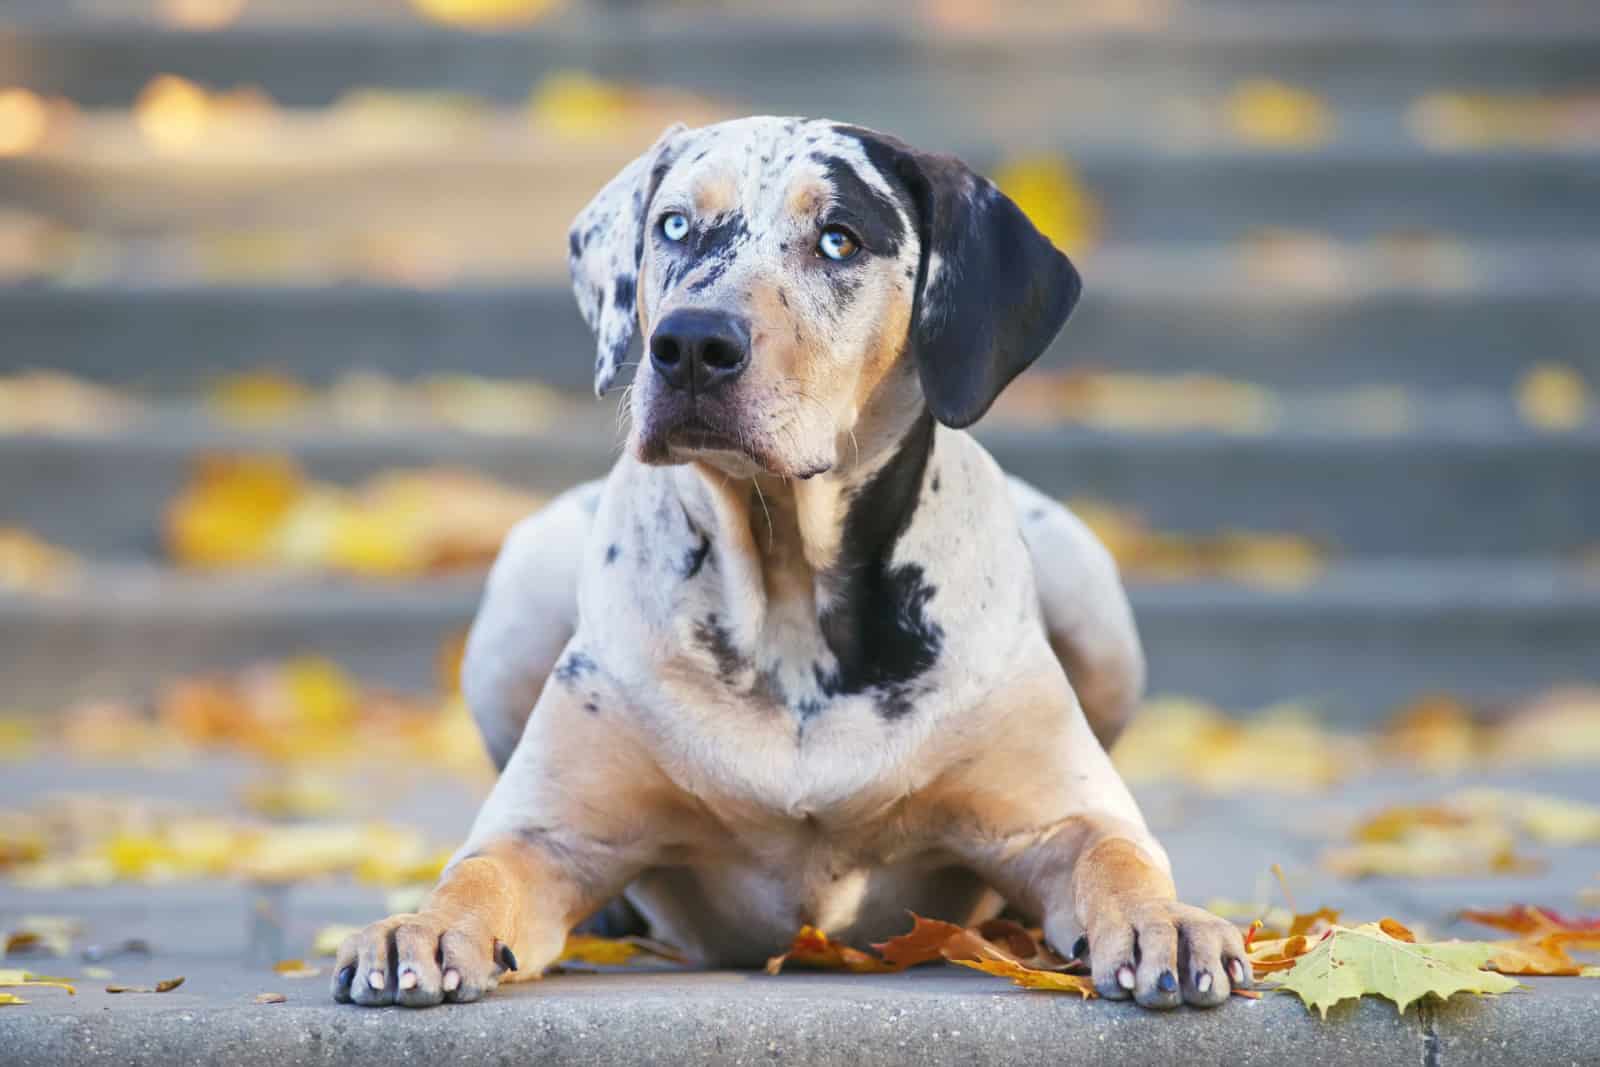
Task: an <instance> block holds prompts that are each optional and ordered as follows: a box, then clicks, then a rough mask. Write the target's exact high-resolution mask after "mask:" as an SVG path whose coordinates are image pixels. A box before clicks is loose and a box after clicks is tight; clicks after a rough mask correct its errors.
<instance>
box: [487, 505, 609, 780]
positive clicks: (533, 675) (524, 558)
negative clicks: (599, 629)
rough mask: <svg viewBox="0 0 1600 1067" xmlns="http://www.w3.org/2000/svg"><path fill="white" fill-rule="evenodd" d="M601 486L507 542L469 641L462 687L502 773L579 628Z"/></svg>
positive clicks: (546, 513)
mask: <svg viewBox="0 0 1600 1067" xmlns="http://www.w3.org/2000/svg"><path fill="white" fill-rule="evenodd" d="M600 486H601V483H599V482H589V483H587V484H585V485H580V486H578V487H577V488H575V489H572V490H569V491H568V492H566V493H563V494H562V495H561V496H559V497H557V498H556V499H555V500H553V501H552V502H551V503H550V504H549V505H548V506H546V507H545V508H544V509H543V510H541V511H539V512H537V513H535V514H533V515H530V516H529V517H528V518H526V519H523V520H522V521H521V522H520V523H518V524H517V525H516V527H515V528H514V529H513V530H512V531H511V533H510V534H509V535H508V536H507V537H506V541H505V544H504V545H503V546H501V549H500V555H499V558H497V559H496V560H495V563H494V569H493V570H491V571H490V572H489V581H488V585H487V588H486V589H485V591H484V595H483V603H482V604H481V605H480V606H479V608H478V615H477V618H476V619H474V620H473V623H472V631H471V633H470V634H468V636H467V648H466V655H465V657H464V658H463V660H462V664H461V687H462V691H463V693H464V694H465V695H466V698H467V704H468V706H469V707H471V709H472V717H473V718H474V719H475V720H476V721H477V723H478V730H479V731H480V732H481V733H482V734H483V743H484V745H485V746H486V747H487V748H488V750H489V755H490V757H491V758H492V759H493V760H494V764H495V767H496V768H497V769H502V770H503V769H504V768H505V765H506V761H507V760H508V759H510V758H511V752H512V749H514V748H516V745H517V739H518V738H520V737H521V736H522V729H523V726H524V725H525V724H526V723H527V721H528V714H529V712H531V711H532V710H533V706H534V704H535V703H537V702H538V699H539V693H540V691H541V690H543V689H544V681H545V678H547V677H548V676H549V674H550V671H551V668H553V667H554V666H555V663H556V659H557V658H558V657H559V656H560V655H561V650H562V649H563V648H565V647H566V644H567V642H568V641H569V640H571V638H572V634H573V632H574V630H575V628H576V626H577V620H578V572H579V569H580V568H581V566H582V563H583V556H584V552H585V551H586V547H587V544H588V540H589V531H590V528H591V526H592V525H593V523H594V511H595V508H596V506H597V505H598V502H599V497H600Z"/></svg>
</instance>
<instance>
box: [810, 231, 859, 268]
mask: <svg viewBox="0 0 1600 1067" xmlns="http://www.w3.org/2000/svg"><path fill="white" fill-rule="evenodd" d="M817 251H818V252H820V253H822V254H823V255H825V256H827V257H828V258H829V259H831V260H833V261H834V262H836V263H842V262H844V261H845V260H847V259H849V258H850V257H851V256H853V255H855V254H856V253H857V252H859V251H861V245H860V243H859V242H858V241H857V240H856V235H855V234H853V233H851V232H850V231H849V230H847V229H845V228H844V227H843V226H829V227H828V228H827V229H826V230H823V231H822V237H821V238H820V239H818V241H817Z"/></svg>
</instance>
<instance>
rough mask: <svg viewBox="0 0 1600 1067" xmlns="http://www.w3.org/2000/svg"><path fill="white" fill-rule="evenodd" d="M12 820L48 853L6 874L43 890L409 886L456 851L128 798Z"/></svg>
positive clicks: (83, 801) (392, 836)
mask: <svg viewBox="0 0 1600 1067" xmlns="http://www.w3.org/2000/svg"><path fill="white" fill-rule="evenodd" d="M9 823H10V825H12V826H14V827H16V828H19V829H20V830H21V831H22V832H25V833H27V834H29V835H30V838H31V839H32V840H35V841H37V842H39V845H40V847H39V850H38V854H37V855H36V856H35V857H34V858H33V859H31V860H27V861H23V862H20V863H16V864H13V865H12V866H11V867H10V868H9V869H8V870H6V871H5V873H6V874H7V875H8V876H9V877H10V879H11V880H12V881H13V882H14V883H15V884H17V885H21V886H26V887H29V888H34V889H57V888H63V887H68V886H96V885H109V884H112V883H116V882H137V883H161V882H167V881H173V880H176V879H185V878H238V879H244V880H249V881H258V882H295V881H301V880H305V879H311V878H318V877H323V876H328V875H336V874H337V875H351V876H354V877H356V878H359V879H361V880H363V881H367V882H372V883H375V884H379V885H409V884H413V883H418V882H431V881H433V880H434V879H435V878H437V877H438V875H439V872H440V870H442V869H443V866H444V864H445V862H446V860H448V858H449V856H450V852H451V850H450V849H441V848H439V847H438V846H436V845H432V844H430V843H429V842H428V841H427V839H426V838H425V837H424V836H423V835H422V833H421V832H420V831H418V830H416V829H413V828H407V827H399V826H394V825H391V824H386V823H381V822H367V823H355V822H327V823H298V824H288V825H286V824H273V823H266V822H260V821H255V820H249V819H239V818H230V817H227V816H222V815H216V814H194V813H193V812H190V811H187V810H185V809H183V808H182V807H179V806H176V805H169V804H159V803H154V802H150V801H145V800H140V799H138V798H128V797H106V796H84V795H64V796H59V797H54V798H49V799H47V800H46V801H44V802H42V803H40V804H39V805H38V806H37V807H36V808H34V809H32V810H29V811H24V812H20V813H15V814H13V815H12V816H10V819H9ZM12 832H16V830H13V831H12Z"/></svg>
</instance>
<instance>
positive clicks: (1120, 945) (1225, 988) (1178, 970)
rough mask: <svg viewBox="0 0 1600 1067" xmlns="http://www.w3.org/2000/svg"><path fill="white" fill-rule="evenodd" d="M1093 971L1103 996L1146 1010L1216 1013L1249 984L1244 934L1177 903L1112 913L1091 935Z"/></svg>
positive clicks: (1141, 904) (1138, 906) (1147, 904)
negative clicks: (1186, 1007)
mask: <svg viewBox="0 0 1600 1067" xmlns="http://www.w3.org/2000/svg"><path fill="white" fill-rule="evenodd" d="M1089 964H1090V970H1091V973H1092V974H1093V976H1094V984H1095V989H1096V990H1097V991H1098V992H1099V994H1100V995H1101V996H1102V997H1105V998H1107V999H1110V1000H1124V999H1126V998H1128V997H1132V998H1133V999H1134V1001H1135V1002H1136V1003H1137V1004H1139V1006H1140V1007H1144V1008H1155V1009H1167V1008H1175V1007H1177V1006H1178V1005H1179V1004H1183V1003H1188V1004H1193V1005H1196V1006H1199V1007H1214V1006H1215V1005H1217V1004H1220V1003H1222V1002H1223V1001H1224V1000H1227V999H1228V994H1229V993H1230V992H1232V990H1233V989H1235V988H1244V987H1247V986H1248V985H1249V983H1250V964H1249V958H1248V957H1247V956H1246V955H1245V951H1244V940H1243V938H1242V937H1241V936H1240V934H1239V930H1238V928H1237V927H1235V926H1234V925H1233V924H1232V923H1230V922H1228V921H1227V920H1226V919H1221V918H1218V917H1217V916H1215V915H1212V914H1211V913H1210V912H1207V911H1203V910H1201V909H1199V908H1193V907H1190V906H1188V905H1186V904H1179V903H1177V902H1175V901H1142V902H1139V903H1138V904H1135V905H1133V906H1131V907H1128V908H1126V909H1122V908H1118V909H1113V910H1111V912H1110V913H1109V914H1108V915H1106V916H1105V917H1103V918H1102V919H1101V920H1100V921H1098V922H1097V923H1095V924H1094V926H1093V928H1092V929H1091V930H1090V933H1089Z"/></svg>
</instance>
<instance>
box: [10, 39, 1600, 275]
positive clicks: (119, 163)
mask: <svg viewBox="0 0 1600 1067" xmlns="http://www.w3.org/2000/svg"><path fill="white" fill-rule="evenodd" d="M1597 62H1600V56H1597ZM97 121H98V122H100V124H101V126H103V127H105V131H106V133H105V137H104V138H99V137H97V138H96V140H95V142H94V143H93V145H91V146H89V147H88V148H86V149H85V150H83V151H71V150H62V151H59V152H51V153H45V154H40V155H35V156H19V157H16V158H11V159H0V200H3V201H4V202H6V203H7V204H8V205H9V206H10V207H12V208H13V209H15V210H18V211H26V212H29V213H31V214H34V215H37V216H41V217H44V218H47V219H50V220H54V221H55V222H59V223H61V224H63V225H66V226H68V227H70V228H72V229H73V230H76V231H82V232H85V233H87V234H89V235H93V236H95V237H98V238H101V239H107V240H109V239H117V240H123V241H140V242H144V243H145V245H146V246H148V247H149V248H150V249H151V250H152V253H154V252H158V251H161V250H162V248H163V245H164V244H165V245H173V246H177V247H176V248H175V249H173V250H170V251H166V252H165V255H166V256H167V257H168V258H171V257H173V256H175V255H178V254H179V253H181V250H182V243H183V242H186V241H188V242H194V241H200V242H205V241H207V240H210V241H213V242H215V240H216V238H217V235H218V234H220V233H225V232H228V231H239V232H243V233H245V234H256V235H261V237H260V238H259V239H260V240H263V241H264V240H266V238H267V237H271V236H276V237H277V238H278V240H279V241H280V242H282V241H283V240H284V239H285V238H284V235H286V234H287V235H294V234H300V235H302V239H310V238H311V237H313V236H315V235H317V234H319V233H327V232H330V231H336V232H340V233H349V234H352V235H356V234H360V233H376V234H391V235H392V234H403V233H405V232H408V231H412V232H420V233H426V234H427V235H429V237H430V239H431V240H433V241H435V242H438V243H443V244H455V245H462V246H464V247H466V248H469V249H473V248H475V249H481V252H480V253H479V254H480V255H481V256H482V257H483V258H484V259H485V260H487V259H489V258H490V257H491V256H494V257H502V256H506V255H507V253H506V251H504V250H502V249H500V248H499V247H498V244H499V243H500V242H508V241H510V242H515V243H516V245H517V246H519V247H518V249H517V253H519V254H512V255H511V256H510V258H508V259H507V263H508V264H509V265H510V266H512V267H518V268H520V269H521V270H522V271H524V272H527V271H534V270H538V269H541V268H542V269H546V270H549V269H559V268H560V267H561V266H562V265H563V264H564V259H563V257H564V256H565V254H566V246H565V242H564V241H563V240H562V239H561V238H562V235H564V234H565V232H566V228H567V226H568V225H569V224H570V222H571V220H572V218H573V216H574V215H576V214H577V212H578V210H579V209H581V208H582V207H583V205H584V204H585V203H586V202H587V201H588V200H589V198H590V197H591V196H592V195H593V194H594V192H595V191H596V190H598V189H599V188H600V187H601V186H602V185H604V184H605V182H606V181H608V180H609V179H610V178H611V177H612V175H614V174H615V173H616V172H617V171H618V170H619V169H621V167H622V166H623V165H624V164H625V163H626V162H627V161H628V160H629V159H631V158H632V157H633V155H634V154H635V153H636V152H637V151H638V150H640V148H642V147H643V145H644V144H647V143H648V142H649V140H650V138H652V137H653V136H654V135H655V133H656V132H657V127H654V126H651V127H649V128H644V127H641V128H639V129H638V130H637V131H630V132H629V133H628V134H627V135H625V136H622V137H620V138H618V139H616V140H613V141H610V142H607V143H604V144H601V145H595V144H584V143H582V142H574V141H571V140H562V139H560V138H555V137H551V136H547V135H535V134H533V133H532V132H531V130H530V128H529V127H528V126H527V124H526V123H525V121H523V120H518V119H511V118H507V119H503V120H496V121H494V122H491V123H489V124H488V128H487V131H486V133H485V135H484V136H483V137H482V138H481V139H472V138H467V139H462V140H461V141H460V143H439V142H425V143H420V144H418V145H416V146H414V147H412V148H409V149H400V150H391V149H388V148H385V149H384V150H381V151H374V150H372V149H371V148H370V147H366V146H362V145H360V144H359V143H355V144H346V143H341V141H340V140H339V139H338V138H336V137H330V136H328V135H326V134H322V135H318V134H315V133H314V132H313V131H312V130H311V129H309V128H308V129H300V128H299V127H298V126H294V127H291V129H292V130H293V132H292V134H290V135H286V136H285V137H283V138H281V139H272V138H263V139H262V140H261V142H260V144H259V145H258V146H257V148H256V149H255V150H244V149H240V150H229V151H224V152H218V153H216V154H208V153H198V154H194V155H184V154H171V153H164V152H159V151H156V150H153V149H150V148H148V147H147V146H144V145H142V144H140V143H138V142H137V140H136V139H133V138H132V136H131V133H130V131H129V130H128V129H127V128H125V127H124V126H123V125H122V124H120V123H119V122H117V121H116V120H112V119H102V120H97ZM295 122H296V123H297V124H299V125H306V124H309V123H310V122H312V120H309V119H297V120H295ZM98 128H99V127H97V129H98ZM890 128H895V127H892V126H891V127H890ZM945 129H946V130H947V131H952V132H947V133H946V134H945V135H943V136H941V137H939V138H938V139H937V140H935V141H931V142H930V141H926V140H924V141H922V142H921V143H922V144H924V145H926V146H927V147H929V148H937V149H948V150H950V151H952V152H954V153H956V154H958V155H960V156H962V157H963V158H965V159H966V160H967V161H968V162H969V163H971V164H972V165H973V166H974V167H976V168H978V169H979V170H980V171H984V172H987V173H997V172H998V169H999V168H1000V166H1001V164H1002V163H1003V162H1004V161H1005V160H1006V159H1007V158H1008V157H1011V156H1014V155H1033V154H1037V153H1040V152H1045V153H1053V154H1059V155H1062V156H1065V157H1067V158H1069V159H1071V160H1072V163H1073V167H1074V169H1075V170H1076V172H1077V173H1078V175H1079V177H1080V179H1081V181H1082V184H1083V187H1084V189H1085V190H1086V191H1087V193H1088V194H1089V196H1090V197H1091V199H1092V201H1093V204H1094V208H1093V211H1094V213H1095V222H1094V223H1093V224H1092V229H1093V231H1094V232H1095V233H1096V234H1098V235H1099V237H1100V238H1101V239H1103V240H1107V241H1112V242H1116V243H1118V244H1134V245H1140V244H1152V243H1162V242H1174V243H1187V242H1226V241H1237V240H1240V239H1243V238H1247V237H1250V236H1251V235H1253V234H1257V233H1259V232H1261V231H1263V230H1272V229H1277V230H1290V231H1296V232H1302V233H1313V234H1319V235H1326V236H1327V237H1330V238H1333V239H1336V240H1340V241H1373V240H1388V241H1390V242H1409V243H1410V244H1411V245H1416V244H1418V243H1424V244H1425V243H1426V242H1428V241H1430V240H1431V241H1433V242H1435V243H1437V242H1439V241H1449V242H1451V243H1459V242H1496V241H1517V242H1522V243H1525V244H1537V243H1539V242H1571V241H1582V240H1594V239H1596V238H1600V212H1595V211H1592V210H1589V209H1590V207H1591V206H1592V205H1593V204H1594V202H1595V200H1596V197H1597V195H1600V146H1591V147H1587V148H1571V149H1550V150H1547V151H1540V152H1516V151H1508V150H1504V149H1499V150H1496V149H1486V150H1481V151H1461V152H1450V153H1437V152H1430V151H1428V150H1426V149H1424V148H1421V147H1418V146H1415V145H1399V146H1373V145H1346V146H1339V145H1335V146H1331V147H1328V148H1326V149H1322V150H1318V151H1282V150H1275V151H1265V150H1253V149H1250V148H1239V147H1227V146H1221V147H1218V146H1216V145H1215V144H1214V143H1212V144H1207V145H1186V144H1184V143H1182V142H1179V143H1177V144H1160V143H1155V144H1152V143H1141V144H1137V145H1121V146H1110V147H1106V146H1097V145H1095V144H1092V143H1082V142H1078V141H1075V140H1072V139H1062V138H1059V137H1058V138H1049V137H1046V136H1043V135H1041V134H1040V133H1039V132H1038V131H1029V134H1028V136H1027V137H1026V138H1025V139H1023V140H1022V141H1021V142H1020V145H1021V147H1018V146H1017V145H1013V146H1010V147H1008V146H1007V144H1006V143H1005V141H1004V140H1003V139H998V138H995V137H992V136H989V135H988V134H987V133H982V132H980V133H967V132H965V131H961V130H960V128H959V127H955V126H947V127H945ZM1002 137H1003V135H1002ZM280 142H281V143H280ZM496 236H498V237H499V242H497V241H496V240H495V238H496ZM352 239H353V238H352ZM1423 251H1424V252H1425V251H1426V247H1424V249H1423ZM1447 253H1448V250H1447ZM1416 254H1417V255H1421V254H1422V253H1421V252H1418V253H1416ZM152 258H153V257H152ZM141 266H142V269H141V270H140V271H139V276H141V277H142V276H146V275H148V274H150V273H151V272H152V267H151V265H150V264H149V263H145V264H142V265H141ZM157 269H158V268H157Z"/></svg>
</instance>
